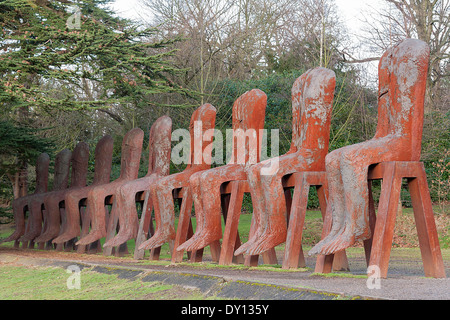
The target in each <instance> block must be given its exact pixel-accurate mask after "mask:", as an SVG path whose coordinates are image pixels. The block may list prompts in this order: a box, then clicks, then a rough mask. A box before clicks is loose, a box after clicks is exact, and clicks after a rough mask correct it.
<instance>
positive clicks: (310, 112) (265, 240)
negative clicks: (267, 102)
mask: <svg viewBox="0 0 450 320" xmlns="http://www.w3.org/2000/svg"><path fill="white" fill-rule="evenodd" d="M335 85H336V79H335V74H334V72H333V71H331V70H329V69H326V68H315V69H311V70H308V71H307V72H306V73H304V74H303V75H302V76H301V77H299V78H298V79H297V80H296V81H295V82H294V85H293V87H292V143H291V147H290V150H289V151H288V153H287V154H285V155H283V156H280V157H278V158H275V159H268V160H265V161H262V162H260V163H257V164H255V165H252V166H251V167H248V168H247V173H248V178H247V179H248V183H249V186H250V193H251V196H252V200H253V201H252V203H253V208H254V210H253V215H254V219H255V223H256V225H257V226H258V227H257V231H256V232H255V233H254V235H253V236H252V237H251V238H250V239H249V241H248V242H247V243H245V244H243V245H242V246H241V247H239V248H238V249H237V250H236V252H235V255H239V254H241V253H247V254H249V255H258V254H261V253H264V252H266V251H267V250H269V249H271V248H274V247H275V246H277V245H279V244H281V243H283V242H284V241H285V240H286V234H287V219H286V218H287V212H286V203H285V202H286V201H285V195H284V189H283V184H282V178H283V177H285V176H287V175H289V174H292V173H295V172H300V171H325V156H326V155H327V153H328V143H329V136H330V124H331V112H332V108H333V97H334V88H335ZM274 161H276V162H277V163H276V165H275V164H274V163H273V162H274ZM270 166H272V167H274V168H275V170H265V169H268V167H270Z"/></svg>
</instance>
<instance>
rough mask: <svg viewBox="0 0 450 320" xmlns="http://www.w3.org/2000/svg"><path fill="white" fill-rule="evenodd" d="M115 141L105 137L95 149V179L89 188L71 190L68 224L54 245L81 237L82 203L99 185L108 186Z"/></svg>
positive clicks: (67, 214)
mask: <svg viewBox="0 0 450 320" xmlns="http://www.w3.org/2000/svg"><path fill="white" fill-rule="evenodd" d="M113 146H114V145H113V139H112V137H111V136H110V135H106V136H104V137H103V138H102V139H100V140H99V141H98V143H97V146H96V148H95V168H94V179H93V181H92V184H91V185H89V186H80V187H79V188H71V190H68V191H67V194H66V195H65V198H64V204H65V213H66V223H65V227H64V228H62V230H61V233H60V234H59V236H58V237H57V238H55V239H53V241H52V242H53V243H56V244H58V243H64V242H66V241H69V240H71V239H74V238H76V237H78V236H80V227H81V217H80V215H81V213H80V202H81V201H83V200H85V199H86V198H87V195H88V193H89V191H91V190H92V189H93V188H95V187H96V186H99V185H103V184H107V183H108V182H109V181H110V176H111V164H112V156H113Z"/></svg>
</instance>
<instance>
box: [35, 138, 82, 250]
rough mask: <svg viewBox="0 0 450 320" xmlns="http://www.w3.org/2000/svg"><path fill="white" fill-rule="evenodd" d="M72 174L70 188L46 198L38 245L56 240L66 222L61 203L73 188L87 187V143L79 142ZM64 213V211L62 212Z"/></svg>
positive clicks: (73, 161)
mask: <svg viewBox="0 0 450 320" xmlns="http://www.w3.org/2000/svg"><path fill="white" fill-rule="evenodd" d="M71 162H72V174H71V181H70V187H69V188H67V189H62V190H57V191H56V190H55V191H52V192H49V193H47V194H46V195H45V196H44V207H45V212H44V215H43V218H44V226H45V227H44V229H43V231H42V233H41V234H40V235H39V237H37V238H35V239H34V241H35V242H36V243H41V242H42V243H46V242H47V241H50V240H53V239H54V238H56V237H57V236H58V234H59V232H60V228H61V222H62V221H64V222H65V217H63V218H62V215H64V216H65V212H60V203H61V202H63V201H64V198H65V196H66V194H67V192H68V191H69V190H71V189H72V188H80V187H84V186H86V179H87V171H88V163H89V146H88V145H87V143H85V142H79V143H78V144H77V145H76V147H75V149H74V150H73V152H72V159H71ZM61 211H62V210H61Z"/></svg>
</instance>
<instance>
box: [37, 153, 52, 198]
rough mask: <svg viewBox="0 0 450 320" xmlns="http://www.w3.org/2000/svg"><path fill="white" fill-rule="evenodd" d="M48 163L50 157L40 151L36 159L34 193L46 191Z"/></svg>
mask: <svg viewBox="0 0 450 320" xmlns="http://www.w3.org/2000/svg"><path fill="white" fill-rule="evenodd" d="M49 165H50V157H49V156H48V154H46V153H41V154H40V155H39V157H38V158H37V161H36V189H35V192H34V193H44V192H47V186H48V168H49Z"/></svg>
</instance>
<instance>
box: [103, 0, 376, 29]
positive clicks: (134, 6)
mask: <svg viewBox="0 0 450 320" xmlns="http://www.w3.org/2000/svg"><path fill="white" fill-rule="evenodd" d="M139 2H140V1H139V0H116V1H115V3H114V4H113V5H112V7H113V9H115V11H116V12H117V14H119V15H121V16H123V17H126V18H132V19H139V15H140V14H142V12H143V10H142V7H141V6H140V3H139ZM335 2H336V5H337V6H338V9H339V11H340V13H341V14H342V16H341V18H342V20H343V21H344V22H345V23H346V25H347V27H348V29H349V30H350V31H351V32H353V33H358V31H359V29H360V27H361V24H360V21H359V19H361V15H362V12H363V11H364V10H369V9H370V7H374V8H379V7H380V3H381V2H382V0H335Z"/></svg>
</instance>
